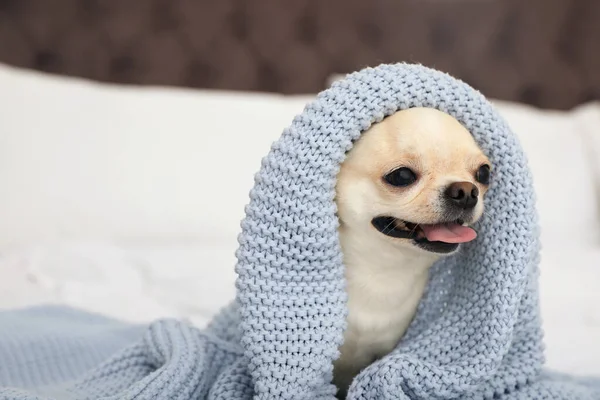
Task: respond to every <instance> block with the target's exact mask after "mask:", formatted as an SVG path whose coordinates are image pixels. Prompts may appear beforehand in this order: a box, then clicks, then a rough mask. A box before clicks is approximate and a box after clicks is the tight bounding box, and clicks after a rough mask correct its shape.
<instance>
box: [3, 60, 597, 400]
mask: <svg viewBox="0 0 600 400" xmlns="http://www.w3.org/2000/svg"><path fill="white" fill-rule="evenodd" d="M411 107H431V108H436V109H438V110H440V111H443V112H446V113H448V114H450V115H451V116H453V117H454V118H456V119H457V120H458V121H459V122H460V123H461V124H463V126H465V128H466V129H468V130H469V132H471V133H472V135H473V137H474V138H475V140H476V141H477V143H478V144H479V145H480V147H481V148H482V150H483V151H484V152H485V153H486V155H487V156H488V157H489V158H490V160H491V161H492V163H493V165H494V178H493V181H492V185H491V187H490V189H489V192H488V194H487V196H486V207H487V210H486V214H485V216H484V218H483V219H482V220H481V221H480V222H479V223H478V225H477V230H478V238H477V239H476V240H475V241H473V242H471V243H468V244H465V245H463V246H464V247H463V249H462V250H461V251H460V252H459V253H458V254H455V255H452V256H450V257H448V258H445V259H443V260H441V261H439V262H438V263H437V264H436V265H435V266H434V267H433V268H432V270H431V274H430V280H429V283H428V286H427V291H426V293H425V295H424V297H423V299H422V301H421V303H420V305H419V309H418V311H417V315H416V316H415V318H414V320H413V322H412V323H411V326H410V327H409V330H408V331H407V333H406V335H405V336H404V337H403V339H402V340H401V342H400V343H399V344H398V345H397V347H396V349H395V350H394V351H393V352H392V353H391V354H389V355H387V356H386V357H383V358H382V359H380V360H378V361H376V362H374V363H373V364H372V365H370V366H369V367H367V368H365V369H364V370H363V371H362V372H361V373H360V374H359V375H358V376H357V377H356V379H355V380H354V382H353V383H352V385H351V387H350V390H349V392H348V399H352V400H374V399H377V400H379V399H400V400H418V399H440V400H441V399H473V400H475V399H507V400H508V399H514V400H534V399H552V400H561V399H562V400H591V399H600V380H598V379H593V378H585V379H584V378H574V377H568V376H565V375H559V374H553V373H550V372H547V371H545V370H544V368H543V364H544V356H543V335H542V330H541V322H540V316H539V315H540V314H539V309H538V307H539V305H538V287H537V281H538V278H537V274H538V254H539V239H538V238H539V232H538V224H537V216H536V212H535V199H534V192H533V185H532V181H531V175H530V172H529V169H528V166H527V160H526V157H525V155H524V154H523V150H522V149H521V146H520V145H519V143H518V141H517V139H516V137H515V135H514V134H513V133H512V132H511V130H510V128H509V127H508V126H507V124H506V123H505V121H504V120H503V119H502V118H501V117H500V116H499V115H498V113H497V112H496V111H495V109H494V108H493V107H492V105H491V104H490V103H489V102H488V101H487V100H486V99H485V98H484V97H483V96H482V95H481V94H480V93H479V92H477V91H476V90H474V89H473V88H471V87H469V86H468V85H467V84H465V83H463V82H461V81H459V80H456V79H454V78H452V77H450V76H449V75H447V74H444V73H441V72H438V71H435V70H432V69H429V68H426V67H423V66H420V65H410V64H393V65H381V66H378V67H376V68H367V69H364V70H362V71H359V72H357V73H354V74H351V75H349V76H347V77H346V78H345V79H343V80H342V81H339V82H337V83H335V84H334V85H332V87H331V88H329V89H327V90H325V91H324V92H322V93H320V94H319V95H318V96H317V98H316V99H315V100H314V101H313V102H311V103H309V104H308V105H307V106H306V108H305V109H304V111H303V113H302V114H300V115H298V116H297V117H296V118H295V119H294V120H293V122H292V124H291V126H290V127H289V128H288V129H286V130H285V131H284V132H283V134H282V136H281V138H280V139H279V140H278V141H277V142H275V143H274V144H273V146H272V148H271V151H270V152H269V154H268V155H267V156H266V157H265V158H264V160H263V162H262V166H261V169H260V171H259V172H258V173H257V175H256V178H255V186H254V188H253V189H252V191H251V193H250V202H249V204H248V206H247V207H246V217H245V219H244V220H243V221H242V224H241V228H242V232H241V234H240V236H239V249H238V251H237V254H236V255H237V259H238V262H237V265H236V272H237V274H238V279H237V282H236V288H237V297H236V299H235V301H234V302H232V304H231V305H230V306H228V307H227V308H225V309H224V310H223V311H222V312H221V313H220V314H219V315H218V316H217V317H216V318H215V319H214V320H213V321H212V323H211V324H210V325H209V326H208V327H207V328H206V329H204V330H202V331H200V330H198V329H196V328H194V327H192V326H189V325H187V324H185V323H183V322H179V321H170V320H166V321H156V322H154V323H152V324H151V325H150V326H132V325H127V324H123V323H120V322H115V321H112V320H109V319H106V318H103V317H100V316H95V315H91V314H87V313H81V312H77V311H73V310H69V309H62V308H33V309H26V310H20V311H10V312H3V313H0V399H16V400H25V399H40V400H42V399H43V400H47V399H163V398H164V399H178V400H192V399H194V400H195V399H228V400H235V399H239V400H247V399H257V400H267V399H299V400H300V399H303V400H318V399H323V400H325V399H327V400H332V399H334V398H335V393H336V388H335V387H334V386H333V385H332V383H331V380H332V373H333V361H334V360H335V358H336V357H337V356H338V348H339V346H340V344H341V342H342V338H343V330H344V327H345V316H346V308H345V302H346V293H345V290H344V269H343V262H342V255H341V252H340V245H339V240H338V235H337V228H338V220H337V217H336V207H335V202H334V197H335V182H336V175H337V172H338V171H339V167H340V164H341V163H342V162H343V160H344V157H345V154H346V153H347V152H348V150H350V149H351V148H352V145H353V143H354V142H355V141H356V140H357V139H358V138H359V137H360V135H361V133H362V132H364V131H365V130H367V129H368V128H369V127H370V126H371V125H372V124H374V123H377V122H380V121H381V120H383V119H384V118H385V117H386V116H388V115H391V114H393V113H394V112H396V111H398V110H402V109H407V108H411Z"/></svg>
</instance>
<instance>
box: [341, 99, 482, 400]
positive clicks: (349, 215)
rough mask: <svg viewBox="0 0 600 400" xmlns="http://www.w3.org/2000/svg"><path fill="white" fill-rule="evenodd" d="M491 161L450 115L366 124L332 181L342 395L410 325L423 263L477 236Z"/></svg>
mask: <svg viewBox="0 0 600 400" xmlns="http://www.w3.org/2000/svg"><path fill="white" fill-rule="evenodd" d="M490 175H491V164H490V161H489V159H488V158H487V157H486V156H485V155H484V153H483V152H482V151H481V149H480V148H479V147H478V145H477V144H476V142H475V140H474V139H473V137H472V136H471V134H470V133H469V131H467V129H466V128H464V127H463V126H462V125H461V124H460V123H459V122H458V121H457V120H456V119H454V118H453V117H451V116H450V115H448V114H446V113H444V112H441V111H438V110H436V109H432V108H410V109H407V110H402V111H398V112H396V113H395V114H392V115H391V116H389V117H387V118H385V119H384V120H383V121H381V122H379V123H376V124H374V125H373V126H372V127H371V128H370V129H368V130H367V131H365V132H364V133H363V135H362V136H361V138H359V139H358V140H357V141H356V143H355V145H354V147H353V148H352V149H351V150H350V151H349V153H348V154H347V156H346V159H345V160H344V162H343V163H342V165H341V167H340V171H339V173H338V176H337V182H336V197H335V201H336V205H337V210H338V211H337V212H338V218H339V222H340V225H339V239H340V245H341V248H342V253H343V261H344V265H345V275H346V290H347V294H348V303H347V307H348V316H347V328H346V330H345V332H344V341H343V344H342V345H341V347H340V348H339V351H340V356H339V358H338V359H337V360H336V361H335V362H334V384H335V385H336V386H337V387H338V397H339V398H345V396H346V393H347V390H348V388H349V386H350V384H351V382H352V380H353V378H354V377H355V376H356V375H357V374H358V373H359V372H360V371H361V370H362V369H364V368H365V367H367V366H368V365H370V364H371V363H372V362H374V361H375V360H377V359H379V358H381V357H383V356H385V355H386V354H388V353H389V352H390V351H392V350H393V349H394V348H395V347H396V345H397V344H398V342H399V341H400V339H401V338H402V336H403V335H404V333H405V332H406V330H407V328H408V327H409V325H410V323H411V321H412V319H413V317H414V315H415V313H416V310H417V307H418V305H419V301H420V299H421V296H422V295H423V292H424V290H425V287H426V285H427V280H428V273H429V269H430V267H431V266H432V265H433V264H434V263H435V262H436V261H437V260H438V259H440V258H441V257H443V256H446V255H449V254H453V253H455V252H457V251H458V250H459V249H460V246H461V244H462V243H466V242H470V241H472V240H474V239H475V238H476V236H477V234H476V231H475V230H474V229H473V228H472V227H471V225H472V224H473V223H475V222H476V221H477V220H478V219H479V218H480V217H481V216H482V214H483V212H484V202H483V195H484V194H485V192H486V191H487V189H488V186H489V181H490Z"/></svg>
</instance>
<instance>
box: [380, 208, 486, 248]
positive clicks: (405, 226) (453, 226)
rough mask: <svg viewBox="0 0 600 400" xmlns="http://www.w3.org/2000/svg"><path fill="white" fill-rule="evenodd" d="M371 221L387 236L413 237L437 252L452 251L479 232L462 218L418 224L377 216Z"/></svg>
mask: <svg viewBox="0 0 600 400" xmlns="http://www.w3.org/2000/svg"><path fill="white" fill-rule="evenodd" d="M371 223H372V224H373V226H374V227H375V228H376V229H377V230H378V231H379V232H381V233H383V234H384V235H386V236H390V237H394V238H400V239H412V240H413V241H414V242H415V243H416V244H417V245H418V246H419V247H422V248H423V249H425V250H428V251H432V252H435V253H450V252H452V251H454V250H456V249H457V248H458V246H459V245H460V244H461V243H466V242H470V241H471V240H473V239H475V238H476V237H477V232H475V230H474V229H473V228H471V227H469V226H465V224H464V221H462V220H460V219H459V220H456V221H453V222H444V223H438V224H417V223H414V222H408V221H402V220H400V219H397V218H394V217H375V218H373V220H372V221H371Z"/></svg>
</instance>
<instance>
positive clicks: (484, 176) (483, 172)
mask: <svg viewBox="0 0 600 400" xmlns="http://www.w3.org/2000/svg"><path fill="white" fill-rule="evenodd" d="M475 179H476V180H477V182H479V183H481V184H482V185H489V183H490V166H489V165H487V164H484V165H482V166H481V167H479V169H478V170H477V172H476V173H475Z"/></svg>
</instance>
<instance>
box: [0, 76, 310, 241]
mask: <svg viewBox="0 0 600 400" xmlns="http://www.w3.org/2000/svg"><path fill="white" fill-rule="evenodd" d="M284 104H285V100H284V98H283V97H282V96H277V95H261V94H242V93H218V92H209V91H191V90H178V89H163V88H139V87H122V86H109V85H100V84H95V83H91V82H87V81H82V80H76V79H66V78H59V77H54V76H46V75H41V74H37V73H33V72H27V71H20V70H15V69H11V68H8V67H2V66H0V109H2V117H1V118H0V188H1V191H2V194H1V195H0V221H2V223H1V224H0V246H6V245H9V244H18V243H22V242H34V241H39V240H52V239H56V238H116V239H155V238H158V239H161V238H169V239H178V238H187V237H190V236H191V237H195V238H198V237H207V238H210V237H214V236H223V235H225V236H226V237H228V238H233V240H235V237H236V236H237V233H238V230H239V221H240V219H241V217H242V216H243V214H244V205H245V204H246V202H247V199H248V192H249V190H250V188H251V187H252V185H253V176H254V174H255V172H256V171H257V170H258V169H259V167H260V162H261V159H262V157H263V156H264V155H265V154H266V153H267V152H268V150H269V148H270V145H271V143H272V141H273V140H275V139H277V138H278V137H279V135H280V134H281V132H282V130H283V128H284V127H286V126H287V125H288V124H289V123H290V121H291V120H292V118H293V116H294V114H296V113H300V112H301V111H302V107H303V105H304V100H302V101H301V102H297V103H295V104H294V106H293V107H291V108H289V107H285V106H284Z"/></svg>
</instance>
